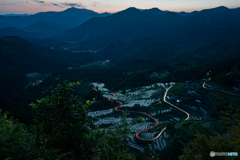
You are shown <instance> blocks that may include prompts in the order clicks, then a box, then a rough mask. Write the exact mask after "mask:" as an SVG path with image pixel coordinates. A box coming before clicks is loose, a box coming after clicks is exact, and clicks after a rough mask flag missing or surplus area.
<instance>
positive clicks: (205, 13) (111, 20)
mask: <svg viewBox="0 0 240 160" xmlns="http://www.w3.org/2000/svg"><path fill="white" fill-rule="evenodd" d="M223 11H224V16H223V15H222V14H223ZM147 12H149V11H145V12H144V11H142V12H141V11H139V10H138V9H136V8H133V7H132V8H128V9H126V10H124V11H121V12H118V13H116V14H113V15H111V16H108V17H101V18H99V17H98V18H92V19H90V20H89V21H86V22H85V23H83V24H82V25H80V26H78V27H76V28H73V29H70V30H67V31H65V32H63V33H62V34H60V35H59V36H57V37H56V38H57V39H60V40H67V41H75V42H79V43H83V44H84V46H88V49H93V48H94V49H99V48H103V47H104V46H106V45H107V44H108V43H110V42H112V41H116V40H117V41H122V42H124V43H125V42H131V41H133V40H136V39H140V38H145V37H151V38H153V39H155V40H156V41H158V42H165V41H168V42H170V43H174V44H177V45H180V46H181V47H184V48H185V47H187V48H188V49H195V48H197V47H200V46H202V45H205V44H208V43H211V42H213V41H216V40H227V39H229V41H239V37H240V23H239V21H237V19H239V18H240V16H239V15H240V8H237V9H228V8H226V7H217V8H213V9H208V10H202V11H199V12H193V13H190V14H188V15H187V16H180V15H179V14H175V13H173V12H166V13H165V14H160V15H155V14H156V11H154V12H153V11H150V13H155V14H149V13H147ZM157 12H158V13H159V12H160V11H157ZM196 37H198V38H196Z"/></svg>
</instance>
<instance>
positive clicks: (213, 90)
mask: <svg viewBox="0 0 240 160" xmlns="http://www.w3.org/2000/svg"><path fill="white" fill-rule="evenodd" d="M202 87H203V88H204V89H208V90H212V91H218V92H223V93H227V94H230V95H233V96H237V97H240V95H239V94H234V93H231V92H227V91H223V90H219V89H210V88H207V87H206V86H205V82H204V83H203V86H202Z"/></svg>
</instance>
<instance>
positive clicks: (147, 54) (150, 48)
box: [97, 38, 182, 61]
mask: <svg viewBox="0 0 240 160" xmlns="http://www.w3.org/2000/svg"><path fill="white" fill-rule="evenodd" d="M181 52H182V49H181V48H179V47H177V46H175V45H174V44H171V43H168V42H162V43H157V42H155V41H154V40H152V39H151V38H144V39H139V40H135V41H133V42H131V43H125V44H124V43H122V42H121V41H115V42H112V43H110V44H109V45H107V46H106V47H105V48H103V49H102V50H100V51H99V52H98V53H97V56H98V57H99V58H102V59H110V60H113V61H123V60H129V59H149V60H155V61H161V60H166V59H168V58H170V57H172V56H174V55H176V54H178V53H181Z"/></svg>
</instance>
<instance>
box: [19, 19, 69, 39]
mask: <svg viewBox="0 0 240 160" xmlns="http://www.w3.org/2000/svg"><path fill="white" fill-rule="evenodd" d="M23 30H24V31H25V32H33V33H40V34H44V35H48V36H49V37H51V36H55V35H57V34H60V33H61V32H63V31H64V30H65V29H63V28H60V27H58V26H55V25H54V23H49V22H46V21H39V22H36V23H34V24H31V25H29V26H27V27H25V28H24V29H23Z"/></svg>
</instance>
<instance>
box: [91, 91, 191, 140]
mask: <svg viewBox="0 0 240 160" xmlns="http://www.w3.org/2000/svg"><path fill="white" fill-rule="evenodd" d="M170 88H172V86H171V87H169V88H168V89H167V90H166V91H165V93H164V97H163V100H164V102H166V103H167V104H169V105H171V106H172V107H175V108H176V109H178V110H180V111H182V112H184V113H185V114H187V118H186V119H185V121H186V120H188V119H189V117H190V114H189V113H188V112H186V111H184V110H182V109H181V108H178V107H177V106H175V105H173V104H171V103H169V102H168V101H166V96H167V92H168V91H169V89H170ZM93 89H94V90H95V91H98V90H97V89H96V88H94V87H93ZM101 93H102V92H101ZM108 94H112V97H110V98H109V99H108V100H109V101H111V102H114V100H111V99H112V98H113V97H115V94H114V93H108ZM116 102H117V103H119V104H120V105H119V106H117V107H115V110H116V111H121V112H133V113H139V114H143V115H146V116H148V117H150V118H151V119H153V120H154V121H155V125H153V126H152V127H150V128H146V129H143V130H140V131H138V132H137V133H136V137H137V138H138V139H139V140H141V141H153V140H155V139H157V138H159V137H160V136H161V134H162V133H163V132H164V130H166V129H167V127H165V128H163V129H162V130H161V132H160V133H159V134H158V135H157V136H156V137H154V138H152V139H142V138H140V137H139V134H140V133H141V132H144V131H147V130H149V129H151V128H154V127H156V126H157V125H158V124H159V122H158V120H157V119H155V118H154V117H152V116H150V115H148V114H146V113H144V112H138V111H126V110H120V109H118V108H119V107H121V106H122V102H120V101H116Z"/></svg>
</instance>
